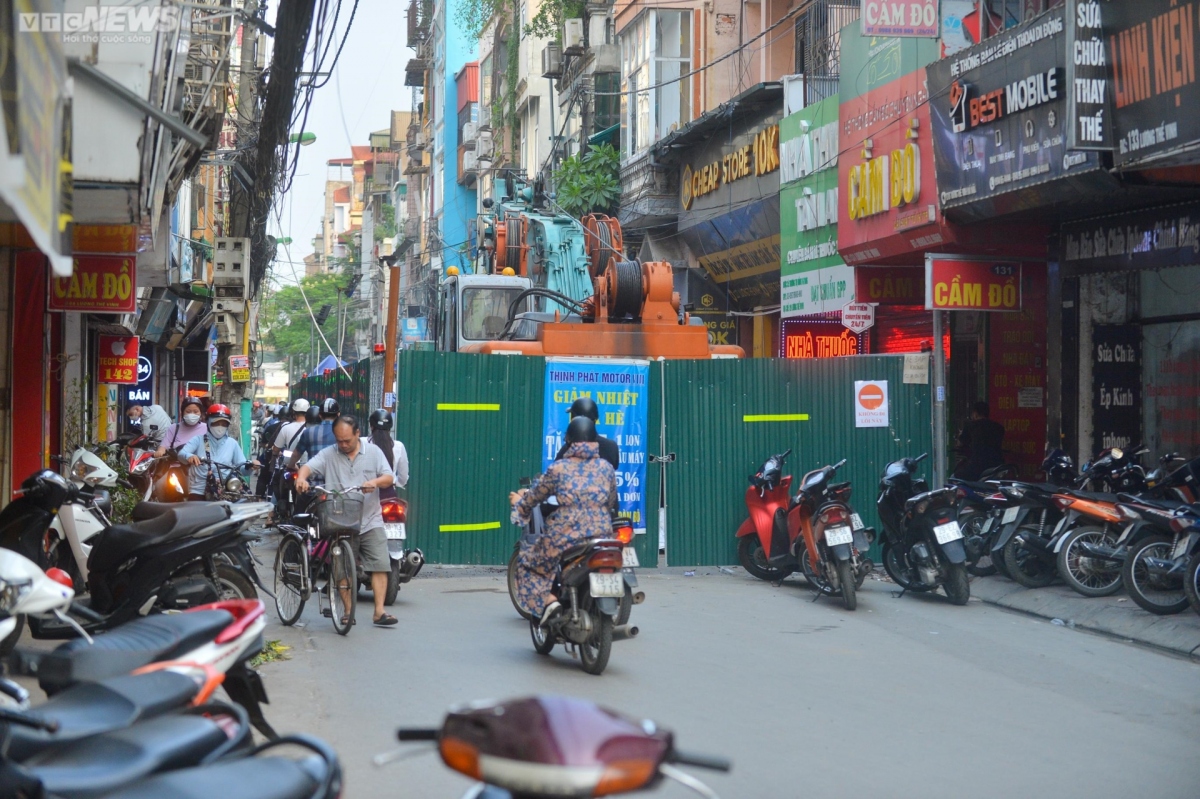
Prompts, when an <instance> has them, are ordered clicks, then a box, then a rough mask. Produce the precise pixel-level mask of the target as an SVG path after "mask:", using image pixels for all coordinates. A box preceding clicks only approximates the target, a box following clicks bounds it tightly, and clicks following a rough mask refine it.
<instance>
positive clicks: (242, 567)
mask: <svg viewBox="0 0 1200 799" xmlns="http://www.w3.org/2000/svg"><path fill="white" fill-rule="evenodd" d="M78 491H79V489H78V488H76V487H75V486H72V485H71V484H70V483H68V482H67V481H66V480H64V479H63V478H62V477H61V476H60V475H59V474H57V473H55V472H52V471H43V472H39V473H38V474H35V475H33V476H32V477H30V478H29V479H27V480H26V481H25V482H24V483H22V484H21V490H20V491H19V492H17V493H18V494H19V496H18V497H17V498H16V499H14V500H13V501H12V502H11V503H9V504H8V505H7V506H5V508H4V510H3V511H0V546H2V547H5V548H7V549H11V550H13V551H15V552H18V553H20V554H21V555H24V556H25V557H27V558H30V560H34V561H35V562H36V559H35V558H36V553H37V551H38V547H39V546H40V542H41V540H42V537H43V536H44V535H45V531H46V530H47V528H48V527H49V526H50V521H51V519H52V518H53V517H54V514H56V513H57V512H58V509H59V508H60V507H61V506H62V504H63V503H64V502H68V501H72V500H73V499H75V498H76V496H75V495H76V493H77V492H78ZM142 507H143V509H144V510H143V512H144V513H145V514H147V515H149V518H147V519H146V520H145V521H136V522H131V523H129V524H118V525H113V526H111V527H109V528H107V529H106V530H104V531H103V532H102V533H100V534H99V535H98V536H96V539H95V544H94V545H93V547H92V551H91V554H90V555H89V556H88V571H89V574H88V585H87V589H88V597H87V599H86V601H80V602H76V603H75V605H74V606H73V611H74V615H76V616H77V617H78V618H79V620H81V621H82V626H83V629H85V630H87V631H88V632H92V631H101V630H108V629H111V628H113V627H116V626H117V625H119V624H123V623H124V622H127V621H129V620H131V619H134V618H137V617H139V616H144V615H146V614H147V613H149V612H152V611H168V610H185V609H187V608H193V607H197V606H199V605H206V604H209V603H211V602H216V601H219V600H220V599H222V598H223V597H222V590H221V581H222V580H225V579H230V577H229V575H228V574H227V572H236V573H237V574H238V578H239V579H240V580H244V581H245V585H243V586H241V588H242V590H243V592H249V593H251V594H253V593H254V586H253V585H252V584H251V580H254V581H258V575H257V574H256V572H255V570H254V567H253V564H252V562H251V561H250V558H251V555H250V552H249V546H248V544H249V540H251V539H253V538H254V536H253V535H251V534H249V533H247V528H248V527H249V526H250V524H251V523H252V522H254V521H255V520H256V519H258V518H260V517H262V516H264V515H265V514H266V513H267V512H268V511H269V509H270V507H269V506H268V505H266V504H265V503H239V504H229V503H224V502H192V503H183V504H164V505H155V503H143V504H142ZM150 514H153V515H150ZM230 563H236V565H237V568H236V569H224V570H221V569H219V567H220V566H222V565H229V564H230ZM243 572H248V575H246V574H243ZM219 573H220V574H224V575H225V576H224V577H219ZM260 586H261V583H260ZM263 590H264V591H265V590H266V589H265V588H264V589H263ZM268 593H269V592H268ZM29 627H30V630H31V632H32V633H33V636H34V637H35V638H50V639H55V638H73V637H75V636H76V635H77V634H78V627H77V626H76V625H75V624H73V623H68V622H65V621H60V620H55V619H38V618H30V619H29Z"/></svg>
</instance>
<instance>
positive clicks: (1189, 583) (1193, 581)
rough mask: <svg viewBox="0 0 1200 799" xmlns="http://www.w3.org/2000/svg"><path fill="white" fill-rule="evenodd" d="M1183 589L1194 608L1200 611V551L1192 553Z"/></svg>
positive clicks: (1184, 575) (1184, 576) (1185, 572)
mask: <svg viewBox="0 0 1200 799" xmlns="http://www.w3.org/2000/svg"><path fill="white" fill-rule="evenodd" d="M1183 590H1184V593H1186V594H1187V598H1188V604H1189V605H1191V606H1192V610H1194V611H1196V612H1197V613H1200V552H1197V553H1196V554H1195V555H1192V559H1191V560H1189V561H1188V564H1187V569H1186V570H1185V571H1184V573H1183Z"/></svg>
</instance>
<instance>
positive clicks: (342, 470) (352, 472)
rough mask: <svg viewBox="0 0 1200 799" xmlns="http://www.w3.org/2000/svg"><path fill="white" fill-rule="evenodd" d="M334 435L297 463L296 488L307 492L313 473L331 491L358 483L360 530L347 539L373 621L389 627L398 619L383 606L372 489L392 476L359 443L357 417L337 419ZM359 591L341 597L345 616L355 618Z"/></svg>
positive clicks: (383, 564)
mask: <svg viewBox="0 0 1200 799" xmlns="http://www.w3.org/2000/svg"><path fill="white" fill-rule="evenodd" d="M333 437H334V441H335V446H332V447H326V448H325V449H323V450H321V451H320V452H318V453H317V454H316V455H314V456H313V457H312V458H311V459H310V460H309V461H308V463H306V464H304V465H303V466H301V467H300V472H299V473H298V474H297V475H296V491H297V492H305V491H307V490H308V488H309V483H308V478H309V477H310V476H311V475H314V474H315V475H317V476H318V477H320V478H322V479H323V480H324V481H325V485H326V487H328V488H330V489H332V490H334V491H344V490H346V489H347V488H353V487H355V486H360V487H361V490H362V492H363V494H364V499H363V506H362V519H361V522H360V523H359V528H358V530H359V531H358V533H356V534H355V535H354V536H352V537H351V546H352V547H353V549H354V553H355V555H356V556H357V560H358V562H359V563H361V564H362V567H363V571H365V572H368V573H370V575H371V591H372V592H373V593H374V595H375V615H374V621H375V623H376V624H378V625H379V626H381V627H388V626H391V625H393V624H395V623H396V617H395V616H392V615H391V614H389V613H386V612H384V609H383V600H384V596H385V594H386V593H387V581H388V572H390V571H391V562H390V561H389V559H388V549H387V536H386V535H385V533H384V529H383V512H382V511H381V510H380V507H379V492H378V491H376V489H378V488H386V487H388V486H390V485H392V483H393V482H394V481H395V474H394V473H393V472H392V470H391V467H389V466H388V464H387V459H386V458H385V457H384V455H383V452H382V451H380V450H379V448H378V447H367V446H363V440H362V439H361V438H359V430H358V420H356V419H355V418H354V417H353V416H339V417H338V418H337V420H336V421H335V422H334V423H333ZM357 593H358V590H357V587H354V588H352V589H350V590H347V591H344V592H342V601H343V602H344V603H345V605H346V616H345V617H343V618H347V617H348V618H349V619H353V614H352V612H351V608H352V605H351V603H352V602H354V598H355V595H356V594H357Z"/></svg>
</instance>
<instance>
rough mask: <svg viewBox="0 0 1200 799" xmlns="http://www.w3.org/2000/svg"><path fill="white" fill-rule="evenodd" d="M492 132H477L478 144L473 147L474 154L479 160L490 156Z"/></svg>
mask: <svg viewBox="0 0 1200 799" xmlns="http://www.w3.org/2000/svg"><path fill="white" fill-rule="evenodd" d="M492 144H493V142H492V132H491V131H490V130H481V131H479V142H478V143H477V144H476V145H475V154H476V156H477V157H479V158H489V157H491V155H492Z"/></svg>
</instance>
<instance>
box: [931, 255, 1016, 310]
mask: <svg viewBox="0 0 1200 799" xmlns="http://www.w3.org/2000/svg"><path fill="white" fill-rule="evenodd" d="M925 309H926V310H934V309H940V310H943V311H1019V310H1021V265H1020V264H1014V263H999V262H996V261H981V260H973V259H968V258H953V257H943V256H938V255H931V256H928V257H927V258H926V260H925Z"/></svg>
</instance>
